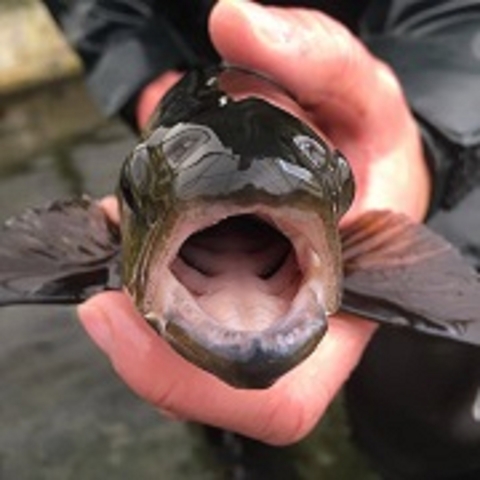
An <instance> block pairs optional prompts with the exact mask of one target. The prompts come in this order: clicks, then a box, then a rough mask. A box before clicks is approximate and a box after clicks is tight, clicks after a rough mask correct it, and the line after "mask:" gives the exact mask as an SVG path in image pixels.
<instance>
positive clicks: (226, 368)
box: [131, 203, 340, 389]
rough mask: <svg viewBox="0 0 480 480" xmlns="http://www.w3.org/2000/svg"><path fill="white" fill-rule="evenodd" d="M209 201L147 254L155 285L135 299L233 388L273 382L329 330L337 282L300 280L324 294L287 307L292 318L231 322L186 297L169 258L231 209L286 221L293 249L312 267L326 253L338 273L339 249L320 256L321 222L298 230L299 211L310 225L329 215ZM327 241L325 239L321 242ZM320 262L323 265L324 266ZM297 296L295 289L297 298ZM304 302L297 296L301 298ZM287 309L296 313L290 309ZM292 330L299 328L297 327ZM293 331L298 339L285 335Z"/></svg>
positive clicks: (166, 333)
mask: <svg viewBox="0 0 480 480" xmlns="http://www.w3.org/2000/svg"><path fill="white" fill-rule="evenodd" d="M207 208H208V209H209V211H208V214H207V215H205V213H204V211H205V210H204V209H205V206H200V207H198V209H197V210H194V209H187V210H186V214H187V215H188V216H187V217H184V218H183V219H182V218H179V219H177V221H176V233H173V234H172V236H171V242H170V245H169V248H168V250H165V251H164V252H163V253H161V254H159V256H157V257H156V258H151V259H150V263H151V264H156V265H157V267H156V273H155V272H150V273H154V274H155V276H156V278H155V281H153V282H150V288H149V292H150V293H149V294H148V295H147V296H145V297H143V298H142V299H140V302H138V301H137V306H138V307H139V310H140V312H141V313H142V314H143V315H144V317H145V318H146V320H147V321H148V322H149V323H150V324H151V326H152V327H153V328H154V329H155V330H156V331H157V332H158V333H159V334H160V336H162V337H163V338H164V339H165V340H166V341H167V342H168V343H169V344H170V345H171V346H172V347H173V348H174V349H175V350H176V351H177V352H178V353H179V354H180V355H181V356H183V357H184V358H186V359H187V360H189V361H190V362H192V363H193V364H195V365H196V366H198V367H200V368H202V369H204V370H206V371H209V372H211V373H213V374H214V375H215V376H217V377H219V378H220V379H221V380H223V381H224V382H226V383H227V384H229V385H231V386H233V387H236V388H245V389H263V388H268V387H269V386H271V385H272V384H273V383H274V382H275V381H276V380H277V379H278V378H279V377H281V376H282V375H283V374H285V373H287V372H288V371H289V370H291V369H292V368H294V367H295V366H296V365H298V364H299V363H300V362H301V361H302V360H304V359H305V358H306V357H307V356H309V355H310V354H311V353H312V352H313V350H314V349H315V347H316V346H317V344H318V343H319V342H320V340H321V339H322V338H323V336H324V334H325V332H326V330H327V315H329V314H331V313H332V312H334V311H336V309H337V302H338V301H339V298H334V299H333V300H334V301H333V302H331V301H330V302H329V301H328V299H329V291H328V290H332V285H330V287H328V288H327V287H326V284H325V282H324V281H325V278H320V279H319V278H311V279H310V280H308V281H306V282H305V283H303V284H302V285H301V286H300V289H299V292H300V291H303V292H304V293H305V292H306V293H307V294H309V293H308V292H312V294H313V295H314V296H315V295H316V296H317V297H318V296H319V295H321V297H322V298H317V302H316V307H315V308H310V309H309V311H308V312H307V314H306V315H305V316H304V317H302V315H301V314H299V315H297V316H295V315H293V316H292V315H290V318H283V319H282V318H279V319H277V321H275V323H274V324H272V325H271V326H270V327H268V328H266V329H264V330H259V331H255V330H230V329H227V328H225V327H223V326H222V325H221V324H219V323H218V322H216V321H215V319H213V318H212V319H208V315H205V312H204V311H203V310H202V309H201V307H199V306H198V305H197V304H196V301H193V299H191V298H190V299H188V298H187V297H186V296H185V295H184V293H183V292H182V293H180V294H179V295H178V293H179V292H180V290H181V289H180V288H179V285H180V284H179V283H178V281H177V280H176V279H175V277H174V276H173V274H172V272H171V271H170V269H169V267H170V264H171V262H172V261H173V258H174V257H175V256H176V255H177V253H178V251H179V249H180V247H181V245H182V244H183V242H184V241H185V239H186V238H188V236H189V235H191V234H192V233H195V232H196V231H198V230H199V229H202V228H206V227H209V226H211V225H213V224H215V223H217V222H219V221H222V220H223V219H225V218H228V217H230V216H235V215H241V214H254V215H258V216H259V218H261V219H264V220H266V221H268V222H270V223H271V224H273V225H275V226H277V227H279V229H280V230H281V231H283V232H284V231H285V230H284V228H287V230H288V229H289V228H293V230H292V231H289V235H288V236H289V238H290V240H292V243H293V244H294V246H295V251H296V253H297V254H300V257H303V261H305V262H306V263H308V264H309V268H310V267H312V268H318V264H319V262H320V263H324V262H325V261H326V259H327V257H328V258H329V259H330V260H331V262H330V263H332V265H333V267H332V269H331V270H330V273H332V272H333V273H334V272H335V271H337V270H336V269H337V268H338V266H336V264H335V258H336V256H335V254H334V253H328V254H325V255H327V257H321V256H320V257H319V256H317V253H318V252H317V250H315V249H313V245H315V241H318V238H317V237H318V236H319V233H318V225H317V226H315V228H314V231H315V234H314V237H315V238H316V240H315V241H314V240H313V239H312V238H311V237H309V235H307V236H304V233H305V232H303V231H302V233H300V232H299V231H297V230H296V228H297V227H298V224H297V221H298V220H299V219H298V216H299V215H300V217H301V218H302V222H304V223H308V224H309V225H310V224H313V223H315V222H317V221H318V220H320V221H322V222H324V221H325V219H324V218H322V217H318V216H317V215H316V214H314V212H309V213H308V214H307V212H306V211H305V210H303V209H301V208H298V207H296V206H294V207H284V208H283V212H282V213H280V214H279V213H278V212H277V210H276V209H275V207H269V206H265V205H262V204H260V205H258V204H256V205H248V206H244V207H239V206H238V205H232V204H227V203H225V204H217V205H215V206H214V207H213V208H212V207H211V206H209V205H207ZM212 210H213V211H212ZM286 211H289V212H290V213H288V212H286ZM290 215H291V217H290ZM288 224H290V227H288ZM192 225H193V226H192ZM324 226H325V224H324ZM322 230H323V228H322ZM311 233H312V232H310V233H309V234H311ZM299 234H300V236H301V237H302V239H301V238H300V237H298V238H297V240H295V241H294V240H293V239H292V237H291V236H290V235H297V236H298V235H299ZM320 236H323V234H321V235H320ZM325 238H326V237H325ZM297 242H299V244H298V243H297ZM310 242H313V243H310ZM324 242H327V240H324ZM323 246H328V244H327V243H324V244H323ZM307 252H311V253H307ZM311 255H313V257H315V260H313V257H312V258H310V256H311ZM307 257H308V259H307ZM301 263H302V262H301ZM327 263H329V262H328V261H327ZM314 264H316V265H317V267H315V266H314ZM322 269H324V267H323V266H322ZM149 276H150V274H147V277H149ZM327 283H328V282H327ZM172 284H173V286H172ZM166 285H168V287H167V286H166ZM181 288H184V287H183V286H182V287H181ZM333 290H335V291H338V292H339V291H340V286H339V284H338V285H337V284H333ZM175 291H176V292H177V293H175ZM131 293H132V292H131ZM149 295H150V296H149ZM297 296H298V294H297ZM330 297H331V295H330ZM134 299H135V296H134ZM296 299H297V297H295V299H294V300H293V302H295V300H296ZM137 300H139V299H138V298H137ZM183 302H185V303H184V305H183V306H179V305H180V304H182V303H183ZM301 303H302V302H299V305H300V304H301ZM307 303H308V302H307ZM332 305H333V306H332ZM300 307H301V306H300ZM300 307H299V309H300ZM191 308H193V309H194V313H195V312H196V313H197V314H196V315H192V310H191ZM197 308H198V310H196V309H197ZM189 309H190V310H189ZM299 309H297V310H299ZM289 313H290V314H291V313H292V309H291V310H290V311H289ZM289 313H287V316H288V315H289ZM303 313H305V312H303ZM292 332H297V333H296V334H292ZM292 335H293V337H294V341H292V342H290V343H288V340H287V339H288V338H289V336H290V337H291V336H292ZM286 345H288V346H286Z"/></svg>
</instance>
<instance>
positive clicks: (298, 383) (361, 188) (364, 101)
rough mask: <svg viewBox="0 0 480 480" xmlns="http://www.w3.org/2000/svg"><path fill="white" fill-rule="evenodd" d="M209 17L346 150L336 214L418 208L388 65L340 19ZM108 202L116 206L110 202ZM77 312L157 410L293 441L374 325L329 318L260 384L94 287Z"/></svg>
mask: <svg viewBox="0 0 480 480" xmlns="http://www.w3.org/2000/svg"><path fill="white" fill-rule="evenodd" d="M210 27H211V34H212V38H213V41H214V43H215V45H216V47H217V48H218V50H219V52H220V54H221V55H222V56H223V57H224V58H225V59H226V60H227V61H228V62H230V63H233V64H237V65H242V66H245V67H248V68H250V69H252V70H257V71H260V72H263V73H264V74H267V75H269V76H270V77H272V78H273V79H274V80H276V81H277V82H278V83H279V84H281V85H283V86H284V87H286V88H287V89H288V90H289V91H290V92H291V93H292V94H293V95H294V96H295V97H296V98H297V100H298V102H299V103H300V105H301V106H302V107H303V108H304V109H305V111H306V112H307V113H308V115H309V116H310V121H311V122H313V123H314V124H315V125H316V126H318V128H319V129H320V130H322V131H323V132H324V133H325V134H327V136H328V137H329V138H330V139H331V140H332V142H333V143H334V144H335V145H336V146H338V147H339V148H340V149H341V150H342V151H343V152H344V153H345V154H346V156H347V158H349V159H350V162H351V165H352V168H353V171H354V174H355V177H356V180H357V186H358V188H357V196H356V199H355V203H354V205H353V207H352V209H351V210H350V211H349V212H348V214H347V216H346V220H345V221H347V222H348V221H349V220H351V219H354V218H355V217H356V216H358V215H360V214H361V213H362V212H364V211H366V210H368V209H372V208H377V209H378V208H389V209H393V210H397V211H403V212H405V213H407V214H408V215H410V216H411V217H412V218H414V219H416V220H420V219H421V218H422V217H423V215H424V214H425V211H426V209H427V204H428V196H429V183H428V173H427V169H426V166H425V164H424V161H423V157H422V151H421V146H420V140H419V134H418V131H417V128H416V125H415V122H414V120H413V118H412V116H411V114H410V112H409V110H408V108H407V106H406V104H405V100H404V98H403V96H402V94H401V90H400V88H399V86H398V84H397V82H396V80H395V78H394V76H393V75H392V74H391V73H390V71H389V69H388V68H387V67H385V66H384V65H383V64H381V63H380V62H379V61H378V60H376V59H374V58H373V57H372V56H371V55H370V54H369V53H368V52H367V51H366V50H365V49H364V48H363V47H362V46H361V45H360V44H359V43H358V42H357V41H356V40H355V39H354V38H353V37H352V36H351V35H350V34H349V33H348V32H347V31H346V30H345V29H344V28H343V27H342V26H340V25H339V24H337V23H336V22H335V21H333V20H331V19H329V18H328V17H326V16H325V15H322V14H321V13H318V12H312V11H307V10H299V9H280V8H266V7H261V6H258V5H255V4H252V3H250V2H245V1H239V0H224V1H222V2H219V3H218V4H217V5H216V7H215V9H214V11H213V13H212V16H211V23H210ZM239 38H241V39H242V41H241V42H238V39H239ZM252 52H254V53H252ZM156 100H157V99H155V101H154V102H153V103H156ZM107 210H108V211H110V213H111V214H112V215H115V205H109V206H107ZM79 311H80V317H81V319H82V322H83V324H84V326H85V328H86V329H87V331H88V332H89V333H90V335H91V336H92V338H93V339H94V340H95V341H96V342H97V343H98V345H99V346H100V347H101V348H102V349H103V350H104V351H105V352H106V354H107V355H108V356H109V358H110V360H111V361H112V364H113V366H114V368H115V369H116V370H117V372H118V373H119V374H120V375H121V376H122V377H123V378H124V380H125V381H126V382H127V384H128V385H129V386H130V387H131V388H132V389H133V390H135V391H136V392H137V393H138V394H139V395H140V396H141V397H143V398H144V399H146V400H147V401H149V402H151V403H152V404H153V405H155V406H156V407H157V408H158V409H159V410H161V411H163V412H166V413H169V414H171V415H172V416H175V417H180V418H186V419H189V420H195V421H199V422H204V423H208V424H211V425H215V426H219V427H222V428H226V429H230V430H234V431H237V432H241V433H243V434H245V435H248V436H252V437H255V438H258V439H260V440H263V441H266V442H269V443H272V444H285V443H290V442H293V441H296V440H298V439H300V438H302V437H303V436H304V435H306V434H307V433H308V432H309V431H310V430H311V428H313V426H314V425H315V424H316V423H317V421H318V419H319V418H320V417H321V416H322V414H323V413H324V411H325V409H326V408H327V406H328V405H329V403H330V402H331V400H332V398H333V396H334V395H335V394H336V392H337V391H338V389H339V388H340V387H341V386H342V384H343V383H344V381H345V380H346V379H347V378H348V375H349V374H350V372H351V370H352V369H353V368H354V366H355V364H356V363H357V361H358V359H359V357H360V355H361V353H362V351H363V349H364V348H365V346H366V344H367V343H368V340H369V338H370V335H371V333H372V332H373V330H374V326H373V325H372V324H371V323H369V322H366V321H363V320H361V319H357V318H353V317H350V316H347V315H344V314H341V315H336V316H333V317H332V318H330V320H329V331H328V333H327V334H326V336H325V337H324V339H323V340H322V342H321V343H320V345H319V346H318V347H317V349H316V350H315V351H314V353H313V354H312V355H311V356H310V357H309V358H307V359H306V360H305V361H304V362H303V363H302V364H300V365H299V366H298V367H297V368H295V369H294V370H293V371H291V372H289V373H288V374H286V375H285V376H284V377H282V378H281V379H280V380H279V381H278V382H277V383H276V384H275V385H273V386H272V387H271V388H269V389H267V390H263V391H244V390H238V389H234V388H231V387H229V386H227V385H226V384H224V383H222V382H221V381H220V380H218V379H216V378H215V377H213V376H211V375H210V374H208V373H206V372H204V371H202V370H200V369H198V368H196V367H195V366H193V365H192V364H190V363H188V362H187V361H185V360H184V359H183V358H181V357H179V356H178V355H177V354H176V353H175V352H173V351H172V349H171V348H170V347H169V346H168V345H167V344H166V343H165V342H164V341H163V339H161V338H160V337H159V336H158V335H157V334H156V333H155V332H154V331H153V330H152V329H151V328H150V327H149V326H148V325H147V323H146V322H145V321H144V320H143V319H142V318H141V317H140V316H139V314H138V313H136V312H135V309H134V307H133V305H132V303H131V301H130V300H129V298H128V297H127V296H126V295H124V294H121V293H104V294H101V295H97V296H96V297H94V298H92V299H91V300H90V301H88V302H87V303H85V304H84V305H82V306H81V307H80V310H79Z"/></svg>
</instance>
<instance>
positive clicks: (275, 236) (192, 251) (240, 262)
mask: <svg viewBox="0 0 480 480" xmlns="http://www.w3.org/2000/svg"><path fill="white" fill-rule="evenodd" d="M170 270H171V272H172V273H173V275H174V276H175V277H176V279H177V280H178V282H179V283H180V284H182V285H183V287H184V288H185V289H186V290H187V291H188V292H189V293H190V295H191V296H192V298H193V299H194V300H195V301H196V302H197V303H198V306H199V307H200V308H201V309H202V310H203V311H204V312H205V313H206V314H207V315H208V316H209V318H210V319H211V320H212V321H214V322H217V323H218V324H220V325H221V326H222V328H224V329H227V330H232V331H248V332H253V331H263V330H265V329H268V328H270V327H271V326H272V325H273V324H274V323H275V321H276V320H277V319H279V318H282V317H284V316H285V315H286V314H287V312H288V310H289V309H290V307H291V304H292V301H293V299H294V298H295V296H296V295H297V293H298V291H299V288H300V286H301V284H302V280H303V272H302V268H301V266H300V263H299V260H298V258H297V253H296V251H295V248H294V245H293V244H292V241H291V240H290V239H289V238H288V237H287V236H285V235H284V234H283V233H282V232H280V231H279V230H278V229H277V228H276V227H275V226H274V225H272V224H270V223H268V222H267V221H266V220H265V219H262V218H260V217H259V216H258V215H254V214H240V215H233V216H230V217H228V218H226V219H224V220H221V221H220V222H219V223H217V224H215V225H213V226H210V227H207V228H205V229H202V230H200V231H197V232H194V233H193V234H191V235H190V236H189V237H188V238H187V239H186V240H185V241H184V242H183V244H182V245H181V247H180V249H179V251H178V254H177V255H176V257H175V258H174V260H173V262H172V263H171V264H170Z"/></svg>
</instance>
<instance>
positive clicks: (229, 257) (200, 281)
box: [146, 210, 335, 388]
mask: <svg viewBox="0 0 480 480" xmlns="http://www.w3.org/2000/svg"><path fill="white" fill-rule="evenodd" d="M191 218H192V217H191ZM191 218H190V220H183V221H182V222H180V225H181V226H180V228H177V230H176V234H175V235H174V236H173V237H172V240H173V244H172V246H171V247H170V249H169V251H168V252H167V253H166V254H165V255H164V258H158V259H157V260H155V261H154V262H153V264H154V265H153V266H152V267H151V271H150V273H149V277H150V282H149V283H150V287H149V292H150V293H149V299H150V300H149V303H150V308H149V311H148V312H147V314H146V318H147V319H148V320H149V321H150V322H151V323H152V324H153V325H154V326H155V328H157V329H158V330H159V331H160V333H161V334H162V335H163V336H164V337H165V338H166V339H167V340H168V341H169V342H170V343H171V344H172V346H173V347H174V348H175V349H176V350H177V351H179V352H180V353H181V354H182V355H183V356H184V357H186V358H187V359H189V360H190V361H192V362H193V363H195V364H197V365H199V366H201V367H202V368H204V369H206V370H208V371H211V372H213V373H214V374H216V375H217V376H219V377H220V378H222V379H224V380H225V381H227V382H228V383H230V384H232V385H235V386H237V387H238V386H240V387H247V388H263V387H267V386H269V385H271V384H272V383H273V382H274V381H275V380H276V379H277V378H278V377H279V376H281V375H282V374H284V373H285V372H286V371H288V370H290V369H291V368H293V366H295V365H296V364H298V363H299V362H300V361H301V360H303V359H304V358H305V357H306V356H307V355H308V354H309V353H311V351H312V350H313V349H314V348H315V346H316V345H317V343H318V342H319V341H320V339H321V338H322V336H323V335H324V333H325V331H326V325H327V323H326V314H327V311H328V307H327V304H328V301H326V297H329V296H330V297H331V293H330V292H329V291H330V290H332V291H333V290H334V289H335V288H334V287H335V285H332V282H331V281H329V280H328V279H329V278H331V274H332V272H331V271H330V272H329V265H330V267H331V264H332V261H331V260H332V259H331V258H328V256H326V255H325V252H327V251H328V249H326V248H323V247H324V246H325V245H324V243H325V239H324V238H323V235H322V234H321V233H320V231H321V230H323V229H319V228H318V227H319V224H318V218H316V222H315V224H313V223H312V218H309V215H307V214H304V213H303V212H299V211H295V212H294V215H293V216H292V215H290V216H285V215H283V216H282V217H281V218H280V217H278V216H276V215H275V214H273V215H272V214H271V212H266V211H255V210H254V211H241V212H235V213H234V214H231V215H224V214H221V215H219V216H218V218H217V219H216V220H213V221H212V219H209V221H208V222H207V223H206V220H204V219H201V218H200V219H198V217H195V216H193V218H195V220H194V221H192V220H191ZM205 223H206V224H205ZM319 251H320V252H323V253H321V254H319V253H318V252H319ZM155 265H156V266H155ZM159 265H160V267H159ZM330 270H331V268H330ZM152 284H153V285H154V288H152ZM152 299H153V300H152Z"/></svg>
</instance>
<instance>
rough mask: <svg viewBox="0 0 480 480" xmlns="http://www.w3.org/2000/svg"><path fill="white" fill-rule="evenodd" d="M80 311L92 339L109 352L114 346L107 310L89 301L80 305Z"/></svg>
mask: <svg viewBox="0 0 480 480" xmlns="http://www.w3.org/2000/svg"><path fill="white" fill-rule="evenodd" d="M78 313H79V315H80V317H81V320H82V324H83V326H84V328H85V330H87V332H88V334H89V335H90V337H91V338H92V340H93V341H94V342H95V343H96V344H97V345H98V346H99V347H100V348H101V349H102V350H103V351H104V352H105V353H108V352H109V351H110V349H111V347H112V330H111V327H110V321H109V319H108V316H107V315H106V314H105V312H104V311H103V310H102V309H101V308H99V307H96V306H92V305H90V304H89V303H85V304H82V305H80V306H79V307H78Z"/></svg>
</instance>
